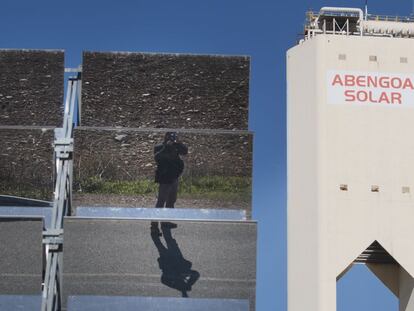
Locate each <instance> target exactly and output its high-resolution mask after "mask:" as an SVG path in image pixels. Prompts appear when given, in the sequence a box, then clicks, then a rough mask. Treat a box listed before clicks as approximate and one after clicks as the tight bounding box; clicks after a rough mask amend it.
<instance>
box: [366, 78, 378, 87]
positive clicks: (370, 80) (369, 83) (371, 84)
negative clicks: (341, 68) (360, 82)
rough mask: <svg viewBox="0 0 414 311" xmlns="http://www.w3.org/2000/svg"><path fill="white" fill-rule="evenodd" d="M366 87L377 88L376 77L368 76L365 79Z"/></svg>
mask: <svg viewBox="0 0 414 311" xmlns="http://www.w3.org/2000/svg"><path fill="white" fill-rule="evenodd" d="M367 80H368V81H367V86H368V87H377V86H378V77H372V76H368V79H367Z"/></svg>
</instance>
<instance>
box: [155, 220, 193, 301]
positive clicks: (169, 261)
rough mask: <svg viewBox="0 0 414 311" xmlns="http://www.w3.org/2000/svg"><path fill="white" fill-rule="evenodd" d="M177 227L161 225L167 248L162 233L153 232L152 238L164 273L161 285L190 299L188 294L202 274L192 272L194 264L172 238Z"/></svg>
mask: <svg viewBox="0 0 414 311" xmlns="http://www.w3.org/2000/svg"><path fill="white" fill-rule="evenodd" d="M174 228H177V225H176V224H174V223H171V222H162V223H161V232H162V236H163V237H164V240H165V243H166V246H165V245H164V244H163V243H162V242H161V233H160V232H159V231H158V230H151V238H152V240H153V242H154V244H155V246H156V247H157V249H158V253H159V255H160V257H159V258H158V259H157V260H158V265H159V267H160V269H161V271H162V275H161V283H162V284H164V285H166V286H168V287H170V288H174V289H176V290H178V291H180V292H181V295H182V297H188V294H187V292H189V291H191V289H192V286H193V285H194V284H195V283H196V282H197V280H198V279H199V278H200V273H199V272H198V271H196V270H192V269H191V268H192V265H193V264H192V262H191V261H189V260H187V259H185V258H184V257H183V254H182V253H181V250H180V248H179V246H178V244H177V241H176V240H175V239H174V238H173V237H172V234H171V229H174Z"/></svg>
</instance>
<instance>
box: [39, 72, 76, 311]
mask: <svg viewBox="0 0 414 311" xmlns="http://www.w3.org/2000/svg"><path fill="white" fill-rule="evenodd" d="M70 72H76V71H70ZM80 81H81V73H80V69H79V71H77V76H76V77H70V78H69V81H68V87H67V90H66V99H65V112H64V118H63V127H62V128H58V129H57V130H56V131H55V141H54V147H55V148H54V149H55V167H56V181H55V192H54V196H55V197H54V202H53V213H52V222H51V228H50V229H47V230H45V231H44V232H43V244H44V245H45V249H46V271H45V277H44V282H43V292H42V306H41V311H59V310H61V307H62V300H63V296H62V290H61V289H62V268H63V252H62V250H63V218H64V217H65V216H67V215H69V214H70V211H71V207H72V180H73V128H74V114H75V105H76V104H79V103H80Z"/></svg>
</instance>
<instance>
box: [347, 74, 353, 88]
mask: <svg viewBox="0 0 414 311" xmlns="http://www.w3.org/2000/svg"><path fill="white" fill-rule="evenodd" d="M345 85H346V86H354V85H355V76H352V75H345Z"/></svg>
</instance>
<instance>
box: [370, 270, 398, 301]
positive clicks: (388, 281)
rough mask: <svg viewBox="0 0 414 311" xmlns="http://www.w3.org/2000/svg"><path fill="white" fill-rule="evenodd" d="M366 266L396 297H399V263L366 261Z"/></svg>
mask: <svg viewBox="0 0 414 311" xmlns="http://www.w3.org/2000/svg"><path fill="white" fill-rule="evenodd" d="M366 266H367V267H368V269H369V270H371V272H372V273H374V274H375V276H376V277H377V278H378V279H379V280H380V281H381V282H382V283H383V284H384V285H385V286H386V287H388V289H389V290H390V291H391V292H392V293H393V294H394V295H395V296H396V297H399V290H400V284H399V280H400V277H399V276H400V269H401V268H400V265H398V264H395V265H393V264H378V263H368V264H366Z"/></svg>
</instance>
